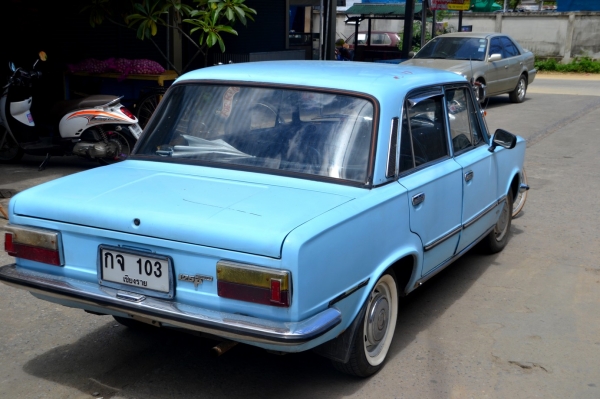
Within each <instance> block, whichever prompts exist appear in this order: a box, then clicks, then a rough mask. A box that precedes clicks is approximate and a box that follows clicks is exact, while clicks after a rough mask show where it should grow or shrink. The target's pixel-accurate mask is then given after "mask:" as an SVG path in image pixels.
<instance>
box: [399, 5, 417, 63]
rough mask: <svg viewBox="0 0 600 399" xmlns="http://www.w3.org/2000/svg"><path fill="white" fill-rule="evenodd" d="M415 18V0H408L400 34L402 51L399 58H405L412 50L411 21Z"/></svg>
mask: <svg viewBox="0 0 600 399" xmlns="http://www.w3.org/2000/svg"><path fill="white" fill-rule="evenodd" d="M414 19H415V0H408V1H407V2H406V7H405V11H404V31H403V34H402V53H401V54H400V58H404V59H407V58H409V57H408V53H409V52H410V51H411V50H412V37H413V21H414Z"/></svg>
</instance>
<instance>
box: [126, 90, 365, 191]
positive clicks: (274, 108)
mask: <svg viewBox="0 0 600 399" xmlns="http://www.w3.org/2000/svg"><path fill="white" fill-rule="evenodd" d="M163 102H164V103H163V104H161V107H160V108H159V109H158V110H157V114H156V115H155V117H154V119H153V122H152V124H151V125H150V126H148V129H147V130H148V132H149V133H147V134H145V135H144V136H143V138H142V140H141V143H140V145H139V148H138V149H137V150H136V152H135V155H137V156H143V157H145V158H146V159H151V160H158V161H160V160H166V159H168V160H171V161H172V160H174V159H183V160H187V161H192V162H198V163H199V164H210V165H211V166H219V165H223V166H227V167H234V168H236V167H240V168H251V169H256V168H259V169H267V170H277V171H282V172H283V173H286V172H291V173H301V174H307V175H314V176H324V177H330V178H336V179H341V180H350V181H353V182H360V183H363V184H364V183H367V175H368V169H369V162H370V157H369V155H370V151H371V141H372V137H373V123H374V106H373V103H372V102H371V101H369V100H367V99H365V98H359V97H354V96H350V95H346V94H338V93H323V92H316V91H310V90H290V89H278V88H260V87H246V86H226V85H210V84H181V85H177V86H174V87H173V88H171V89H170V91H169V95H168V96H166V97H165V99H164V100H163Z"/></svg>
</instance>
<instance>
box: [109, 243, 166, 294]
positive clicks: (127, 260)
mask: <svg viewBox="0 0 600 399" xmlns="http://www.w3.org/2000/svg"><path fill="white" fill-rule="evenodd" d="M98 256H99V258H100V259H99V262H98V269H99V270H98V272H99V278H100V284H103V285H107V286H111V287H116V288H123V287H122V286H123V285H125V286H131V287H135V288H136V289H135V291H139V292H142V293H144V292H145V293H150V294H151V293H152V292H158V293H162V294H165V295H163V296H167V297H172V293H173V288H172V287H173V286H172V281H171V274H172V273H171V270H172V264H171V258H169V257H167V256H161V255H156V254H153V253H149V252H143V251H135V250H128V249H123V248H117V247H109V246H104V245H101V246H100V248H99V254H98Z"/></svg>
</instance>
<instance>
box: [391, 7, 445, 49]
mask: <svg viewBox="0 0 600 399" xmlns="http://www.w3.org/2000/svg"><path fill="white" fill-rule="evenodd" d="M437 13H439V11H438V12H437ZM437 13H436V15H437ZM441 26H442V29H441V31H440V30H438V31H437V32H436V35H441V34H444V33H449V32H450V31H449V30H448V29H447V28H446V24H445V23H444V24H441ZM398 36H399V37H400V40H398V49H399V50H401V51H402V43H403V39H404V31H401V32H398ZM431 39H432V37H431V29H427V28H426V29H425V43H427V42H428V41H430V40H431ZM420 49H421V21H414V22H413V38H412V47H411V51H414V52H415V53H416V52H417V51H419V50H420Z"/></svg>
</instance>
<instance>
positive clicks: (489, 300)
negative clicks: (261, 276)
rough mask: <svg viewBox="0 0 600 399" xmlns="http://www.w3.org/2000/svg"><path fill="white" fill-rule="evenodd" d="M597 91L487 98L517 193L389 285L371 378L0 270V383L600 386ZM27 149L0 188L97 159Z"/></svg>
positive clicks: (117, 390)
mask: <svg viewBox="0 0 600 399" xmlns="http://www.w3.org/2000/svg"><path fill="white" fill-rule="evenodd" d="M598 93H600V80H597V79H596V80H594V79H591V78H588V79H584V80H579V79H573V78H569V79H564V78H563V77H560V79H556V78H553V79H547V78H540V79H537V80H536V82H534V83H533V84H532V85H531V87H530V90H529V93H528V95H527V99H526V101H525V102H524V103H523V104H511V103H510V102H509V101H508V96H500V97H497V98H493V99H492V100H491V101H490V104H489V105H488V107H487V118H486V119H487V121H488V125H489V127H490V129H492V130H494V129H496V128H500V127H502V128H504V129H506V130H509V131H512V132H514V133H517V134H519V135H522V136H523V137H525V138H526V139H527V140H528V149H527V155H526V170H527V175H528V179H529V184H530V186H531V187H532V188H531V190H530V192H529V196H528V199H527V203H526V205H525V209H524V211H523V212H522V214H521V215H520V216H519V217H518V218H516V219H515V220H513V226H512V231H511V238H510V242H509V244H508V246H507V248H506V249H505V250H504V251H503V252H501V253H500V254H497V255H494V256H487V255H483V254H481V253H478V252H477V251H471V252H470V253H469V254H467V255H466V256H465V257H464V258H462V259H461V260H459V261H457V262H456V263H454V264H453V265H452V266H451V267H449V268H448V269H447V270H446V271H444V272H442V273H440V274H439V275H438V276H436V277H435V278H434V279H432V280H430V281H429V282H428V283H427V284H425V285H424V286H423V287H422V288H420V289H419V290H417V291H416V292H415V293H413V294H411V295H410V296H409V297H408V298H405V299H403V300H402V301H401V312H400V314H399V316H398V325H397V327H396V332H395V337H394V342H393V345H392V348H391V351H390V355H389V360H388V362H387V364H386V366H385V367H384V369H383V370H382V371H381V372H379V373H378V374H376V375H375V376H373V377H372V378H370V379H365V380H359V379H354V378H351V377H348V376H346V375H343V374H340V373H338V372H336V371H335V370H333V369H332V368H331V367H330V366H329V363H328V361H327V360H326V359H323V358H321V357H319V356H317V355H315V354H313V353H310V352H309V353H301V354H295V355H286V356H277V355H274V354H270V353H266V352H265V351H262V350H260V349H257V348H254V347H250V346H244V345H238V346H236V347H234V348H233V349H231V350H230V351H229V352H227V353H226V354H225V355H223V356H221V357H219V358H214V357H212V356H210V354H209V349H210V348H211V347H212V346H213V345H214V344H215V342H214V341H210V340H207V339H204V338H199V337H196V336H192V335H188V334H183V333H176V332H169V331H161V330H158V329H152V330H148V331H131V330H128V329H127V328H124V327H121V326H120V325H118V324H117V323H115V322H114V321H113V320H112V319H111V318H110V317H108V316H94V315H90V314H87V313H84V312H83V311H79V310H74V309H69V308H65V307H62V306H59V305H54V304H51V303H48V302H44V301H40V300H37V299H35V298H34V297H32V296H31V295H30V294H28V293H27V292H24V291H21V290H17V289H13V288H10V287H8V286H5V285H2V284H0V359H2V360H0V397H1V398H92V397H103V398H238V397H243V398H279V397H282V396H283V397H293V398H296V397H298V398H350V397H351V398H378V399H380V398H419V399H425V398H432V399H433V398H435V399H437V398H453V399H455V398H456V399H459V398H561V399H562V398H599V397H600V334H599V332H600V317H599V316H600V306H599V305H600V265H599V262H598V259H599V255H600V224H599V223H598V221H599V220H600V207H599V205H598V200H597V198H598V197H599V195H600V179H599V178H598V170H600V154H599V149H600V123H599V122H600V97H599V96H598ZM39 162H41V159H38V158H34V157H31V158H27V159H26V160H25V161H24V162H23V163H22V164H20V165H16V166H0V193H1V192H3V191H4V192H6V190H8V189H12V190H23V189H25V188H27V187H29V186H32V185H35V184H39V183H41V182H43V181H47V180H50V179H53V178H56V177H59V176H61V175H65V174H69V173H75V172H78V171H80V170H83V169H86V168H90V167H94V164H90V163H88V162H84V161H81V160H77V159H68V158H54V159H53V161H52V163H51V165H50V167H49V168H48V169H46V170H45V171H43V172H38V171H37V169H36V168H37V164H38V163H39ZM0 203H4V204H5V203H6V200H2V199H0ZM2 223H5V221H3V220H2V219H0V227H1V226H2ZM1 240H3V237H2V239H0V243H1ZM10 262H11V258H10V257H8V256H7V255H6V254H4V253H3V254H1V255H0V264H6V263H10Z"/></svg>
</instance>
